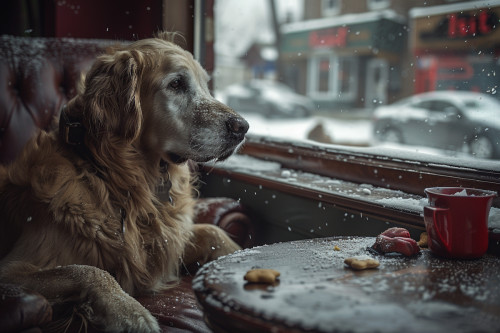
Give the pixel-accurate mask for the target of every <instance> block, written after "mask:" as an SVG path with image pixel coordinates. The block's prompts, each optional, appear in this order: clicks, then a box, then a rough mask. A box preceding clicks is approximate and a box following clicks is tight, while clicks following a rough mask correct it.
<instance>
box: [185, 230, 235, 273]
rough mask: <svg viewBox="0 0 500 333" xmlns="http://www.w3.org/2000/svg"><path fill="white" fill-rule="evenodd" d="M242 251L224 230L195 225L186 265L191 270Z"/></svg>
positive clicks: (186, 254)
mask: <svg viewBox="0 0 500 333" xmlns="http://www.w3.org/2000/svg"><path fill="white" fill-rule="evenodd" d="M238 250H241V247H240V246H239V245H238V244H236V243H235V242H234V241H233V240H232V239H231V238H230V237H229V236H228V235H227V234H226V233H225V232H224V231H223V230H222V229H220V228H218V227H216V226H214V225H211V224H195V225H194V226H193V237H192V239H191V244H190V245H188V246H186V249H185V252H184V258H183V260H184V264H185V265H186V267H188V270H191V268H192V266H193V267H198V266H199V265H203V264H205V263H207V262H209V261H212V260H215V259H217V258H219V257H221V256H225V255H227V254H231V253H233V252H235V251H238Z"/></svg>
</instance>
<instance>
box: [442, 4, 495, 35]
mask: <svg viewBox="0 0 500 333" xmlns="http://www.w3.org/2000/svg"><path fill="white" fill-rule="evenodd" d="M492 21H493V20H491V19H490V15H489V14H488V13H487V12H485V11H481V12H480V13H479V15H470V14H469V15H467V14H451V15H449V16H448V37H450V38H456V37H468V36H476V35H478V34H479V35H485V34H487V33H490V32H491V31H492V30H493V29H494V28H495V24H494V22H492Z"/></svg>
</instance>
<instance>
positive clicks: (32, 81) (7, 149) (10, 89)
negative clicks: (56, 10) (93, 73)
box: [0, 36, 112, 163]
mask: <svg viewBox="0 0 500 333" xmlns="http://www.w3.org/2000/svg"><path fill="white" fill-rule="evenodd" d="M111 43H112V42H111V41H103V40H82V39H80V40H77V39H56V38H25V37H12V36H0V163H8V162H10V161H12V160H13V159H14V158H15V157H16V156H17V154H18V153H19V151H20V150H21V149H22V147H23V146H24V144H25V143H26V141H28V139H29V138H30V137H31V136H32V135H33V134H34V133H35V132H36V131H37V129H39V128H42V129H50V126H51V125H52V124H53V119H54V117H58V116H59V109H60V108H61V106H62V105H63V104H64V103H66V102H67V101H68V100H69V99H71V98H72V97H73V96H74V95H75V94H76V89H77V84H78V82H79V80H80V77H81V73H82V71H85V70H87V69H88V68H90V65H91V64H92V62H93V60H94V59H95V57H96V55H97V54H99V53H102V52H103V51H104V50H105V48H106V47H107V46H109V45H110V44H111Z"/></svg>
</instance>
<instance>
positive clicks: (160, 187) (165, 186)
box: [156, 160, 174, 206]
mask: <svg viewBox="0 0 500 333" xmlns="http://www.w3.org/2000/svg"><path fill="white" fill-rule="evenodd" d="M160 173H161V176H160V179H159V181H158V184H157V185H156V195H157V196H158V197H159V198H160V199H161V200H168V202H169V203H170V204H171V205H172V206H173V205H174V199H172V196H171V195H170V189H171V188H172V181H171V180H170V173H169V172H168V163H167V161H165V160H160Z"/></svg>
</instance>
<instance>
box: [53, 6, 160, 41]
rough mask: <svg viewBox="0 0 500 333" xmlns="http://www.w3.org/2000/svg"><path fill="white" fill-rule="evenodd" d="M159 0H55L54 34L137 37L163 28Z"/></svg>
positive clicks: (121, 37) (117, 37)
mask: <svg viewBox="0 0 500 333" xmlns="http://www.w3.org/2000/svg"><path fill="white" fill-rule="evenodd" d="M162 7H163V6H162V1H161V0H141V1H137V0H119V1H118V0H114V1H109V0H108V1H106V0H58V1H56V5H55V6H54V11H55V15H54V17H55V22H54V36H55V37H76V38H99V39H101V38H102V39H124V40H136V39H141V38H147V37H151V35H152V33H154V32H155V31H158V30H160V29H162Z"/></svg>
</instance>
